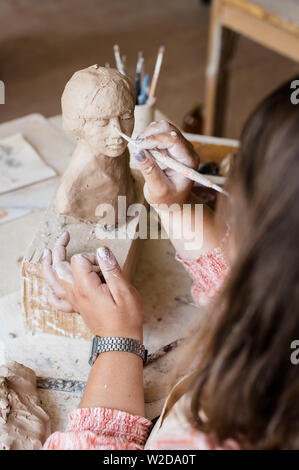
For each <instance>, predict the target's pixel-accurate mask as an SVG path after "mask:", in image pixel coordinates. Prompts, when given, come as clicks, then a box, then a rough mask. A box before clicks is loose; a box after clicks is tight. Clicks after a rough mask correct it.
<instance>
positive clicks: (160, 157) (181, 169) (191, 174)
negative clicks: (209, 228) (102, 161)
mask: <svg viewBox="0 0 299 470" xmlns="http://www.w3.org/2000/svg"><path fill="white" fill-rule="evenodd" d="M114 130H115V131H116V132H117V133H118V134H119V135H121V136H122V137H123V138H124V139H125V140H126V141H127V142H129V143H130V144H132V145H134V146H135V147H138V148H141V145H140V143H138V142H137V141H136V140H134V139H131V137H129V136H127V135H126V134H124V133H123V132H122V131H120V130H119V129H118V128H117V127H116V126H114ZM149 152H151V154H152V155H153V157H154V158H155V159H156V160H157V161H158V162H160V163H162V164H163V165H166V166H167V167H168V168H171V169H172V170H175V171H176V172H177V173H180V174H182V175H184V176H185V177H186V178H189V179H190V180H192V181H196V182H197V183H199V184H201V185H202V186H206V187H207V188H211V189H214V190H215V191H218V192H219V193H222V194H225V196H228V193H227V192H226V191H224V189H222V188H221V187H220V186H218V185H217V184H215V183H213V182H212V181H210V180H209V179H208V178H206V177H205V176H203V175H201V174H200V173H198V172H197V171H196V170H194V169H193V168H189V167H188V166H186V165H184V164H183V163H181V162H178V161H177V160H174V159H173V158H171V157H169V156H168V155H166V154H163V153H161V152H160V151H158V150H152V149H150V150H149Z"/></svg>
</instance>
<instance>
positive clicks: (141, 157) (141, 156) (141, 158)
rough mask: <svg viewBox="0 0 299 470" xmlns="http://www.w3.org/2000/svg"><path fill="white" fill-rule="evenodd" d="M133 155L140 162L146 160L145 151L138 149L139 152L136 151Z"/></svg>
mask: <svg viewBox="0 0 299 470" xmlns="http://www.w3.org/2000/svg"><path fill="white" fill-rule="evenodd" d="M134 157H135V158H136V160H137V161H138V162H140V163H143V162H145V160H146V155H145V153H144V151H143V150H140V152H138V153H136V154H135V155H134Z"/></svg>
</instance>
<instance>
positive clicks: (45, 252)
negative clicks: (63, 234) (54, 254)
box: [42, 247, 48, 258]
mask: <svg viewBox="0 0 299 470" xmlns="http://www.w3.org/2000/svg"><path fill="white" fill-rule="evenodd" d="M47 254H48V248H46V247H45V248H44V249H43V254H42V257H43V258H45V256H47Z"/></svg>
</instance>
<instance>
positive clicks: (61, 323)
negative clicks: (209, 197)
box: [22, 170, 144, 340]
mask: <svg viewBox="0 0 299 470" xmlns="http://www.w3.org/2000/svg"><path fill="white" fill-rule="evenodd" d="M132 173H133V177H134V180H135V186H136V192H137V201H136V202H137V203H139V204H144V197H143V177H142V175H141V174H140V173H139V171H138V170H132ZM139 221H140V214H139V215H136V216H135V217H134V218H131V219H130V220H128V223H127V226H126V229H127V231H128V237H127V238H126V239H117V232H118V231H116V237H115V238H114V239H113V238H110V237H111V236H112V233H111V232H110V233H109V232H103V231H102V229H101V228H99V226H95V225H93V224H89V223H85V222H82V221H80V220H78V219H76V218H74V217H69V216H64V215H59V214H57V213H56V211H55V205H54V202H52V204H51V205H50V207H49V209H48V210H47V211H46V213H45V215H44V217H43V219H42V222H41V224H40V227H39V229H38V231H37V232H36V234H35V236H34V239H33V241H32V242H31V244H30V246H29V248H28V250H27V254H26V256H25V258H24V261H23V265H22V288H23V308H24V315H25V324H26V327H27V328H28V329H29V330H30V331H31V332H32V333H38V332H44V333H52V334H56V335H62V336H67V337H69V338H82V339H87V340H89V339H91V338H92V334H91V332H90V331H89V330H88V329H87V327H86V326H85V324H84V322H83V320H82V318H81V317H80V315H78V314H77V313H72V314H70V313H64V312H60V311H57V310H55V309H54V308H53V307H52V306H51V305H50V304H49V302H48V300H47V290H48V288H47V285H46V283H45V281H44V279H43V277H42V272H41V258H42V252H43V249H44V248H45V247H47V248H50V249H53V247H54V244H55V241H56V239H57V237H58V236H59V234H60V233H61V232H62V231H63V230H68V231H69V232H70V236H71V241H70V243H69V246H68V248H67V258H68V259H70V258H71V256H72V255H73V254H75V253H81V252H95V251H96V249H97V248H98V247H99V246H101V245H105V246H108V247H109V248H110V249H111V250H112V251H113V253H114V254H115V256H116V258H117V260H118V262H119V264H120V266H121V268H122V269H123V271H124V272H125V273H126V275H127V277H128V278H131V277H132V274H133V272H134V268H135V263H136V260H137V258H138V248H139V244H140V243H141V240H139V239H138V238H136V239H134V235H135V234H136V232H137V230H138V224H139ZM124 229H125V227H122V229H120V230H124ZM108 237H109V238H108Z"/></svg>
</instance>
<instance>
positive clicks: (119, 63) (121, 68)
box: [113, 44, 126, 75]
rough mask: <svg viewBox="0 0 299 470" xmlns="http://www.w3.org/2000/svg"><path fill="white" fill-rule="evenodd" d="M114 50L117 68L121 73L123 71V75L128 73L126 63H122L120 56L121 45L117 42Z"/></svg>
mask: <svg viewBox="0 0 299 470" xmlns="http://www.w3.org/2000/svg"><path fill="white" fill-rule="evenodd" d="M113 50H114V57H115V63H116V67H117V70H118V71H119V72H120V73H122V74H123V75H126V72H125V68H124V64H123V63H122V60H121V57H120V50H119V45H118V44H115V45H114V46H113Z"/></svg>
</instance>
